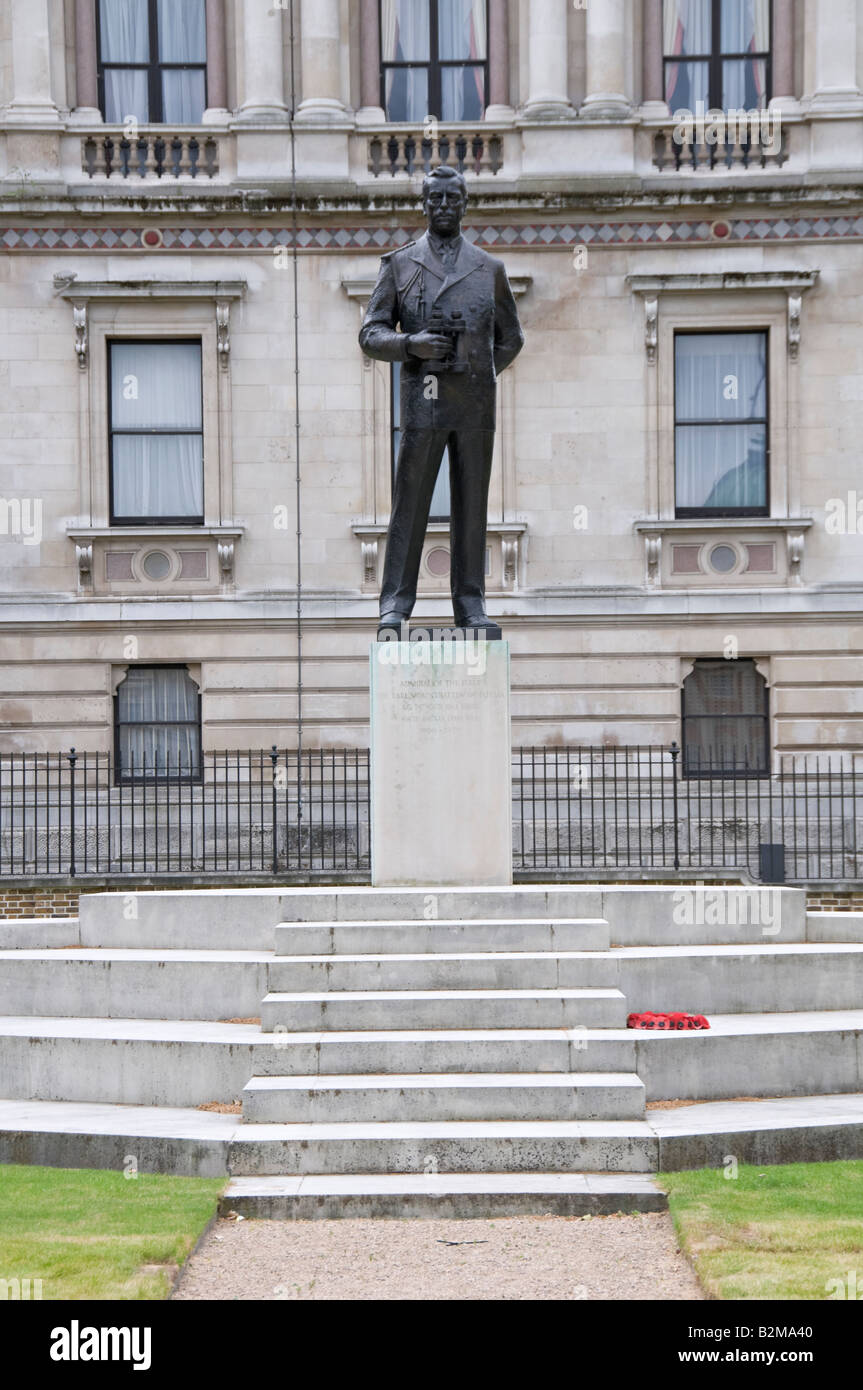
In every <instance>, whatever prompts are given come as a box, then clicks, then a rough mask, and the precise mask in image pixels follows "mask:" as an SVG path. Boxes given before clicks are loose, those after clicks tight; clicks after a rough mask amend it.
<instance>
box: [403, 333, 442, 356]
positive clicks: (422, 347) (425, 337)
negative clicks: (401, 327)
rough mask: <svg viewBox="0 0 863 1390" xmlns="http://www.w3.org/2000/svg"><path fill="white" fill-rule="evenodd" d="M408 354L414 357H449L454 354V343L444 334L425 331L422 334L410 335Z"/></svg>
mask: <svg viewBox="0 0 863 1390" xmlns="http://www.w3.org/2000/svg"><path fill="white" fill-rule="evenodd" d="M408 352H410V353H411V354H412V355H413V356H414V357H423V358H432V357H440V358H443V357H449V356H450V355H451V353H452V343H451V342H450V340H449V338H447V337H446V335H445V334H443V333H430V332H428V331H427V330H424V331H423V332H422V333H412V334H411V335H410V341H409V343H408Z"/></svg>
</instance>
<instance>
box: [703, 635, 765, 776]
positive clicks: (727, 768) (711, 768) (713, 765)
mask: <svg viewBox="0 0 863 1390" xmlns="http://www.w3.org/2000/svg"><path fill="white" fill-rule="evenodd" d="M768 700H769V694H768V690H767V683H766V681H765V679H764V677H763V676H762V675H761V673H760V672H759V671H758V669H757V668H756V665H755V662H754V661H745V660H744V661H721V660H717V661H710V660H707V661H696V663H695V665H694V667H693V669H692V671H691V672H690V674H689V675H688V676H687V677H686V680H685V681H684V682H683V773H684V776H685V777H747V776H748V777H763V776H766V775H767V774H768V773H769V771H770V733H769V727H770V726H769V707H768Z"/></svg>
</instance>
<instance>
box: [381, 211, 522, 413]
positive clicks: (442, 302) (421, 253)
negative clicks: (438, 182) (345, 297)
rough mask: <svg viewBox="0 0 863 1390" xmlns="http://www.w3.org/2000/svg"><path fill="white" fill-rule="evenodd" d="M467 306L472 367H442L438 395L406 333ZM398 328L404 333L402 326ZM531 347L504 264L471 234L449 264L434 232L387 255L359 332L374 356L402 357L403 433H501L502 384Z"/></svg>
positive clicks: (468, 354)
mask: <svg viewBox="0 0 863 1390" xmlns="http://www.w3.org/2000/svg"><path fill="white" fill-rule="evenodd" d="M435 308H440V309H442V310H443V311H444V315H445V317H446V318H448V317H449V314H450V313H451V311H452V310H453V309H458V310H460V311H461V313H462V316H463V319H464V324H465V335H464V336H465V343H464V347H463V349H462V351H463V352H464V353H465V357H466V362H467V370H466V371H464V372H446V371H445V372H441V373H440V375H438V376H437V382H438V388H437V399H435V397H434V393H433V392H431V391H429V390H428V389H427V378H428V376H429V366H428V362H427V360H426V359H424V358H421V357H414V356H413V354H412V353H409V352H408V351H407V336H408V335H409V334H411V333H419V332H421V331H422V330H423V329H425V328H428V326H429V319H430V317H431V314H432V311H433V309H435ZM397 326H398V328H400V329H401V332H398V331H397ZM523 344H524V334H523V333H522V331H521V326H520V324H519V321H518V311H517V310H516V307H515V300H514V299H513V295H512V290H511V288H510V284H509V280H508V279H507V275H506V269H505V267H504V264H503V261H499V260H497V259H496V258H495V257H494V256H490V255H488V253H487V252H486V251H481V250H480V249H479V247H477V246H473V245H471V243H470V242H469V241H466V240H465V238H464V236H462V239H461V245H460V246H459V249H458V255H457V257H456V261H455V264H454V265H453V266H451V267H450V268H449V269H447V268H446V267H444V265H443V262H442V261H441V260H439V258H438V257H437V256H436V255H435V253H434V251H433V249H432V246H431V243H430V242H429V238H428V234H426V235H425V236H422V237H420V239H419V240H418V241H416V242H413V241H412V242H408V244H407V245H406V246H402V247H399V249H398V250H397V251H391V252H389V254H388V255H386V256H382V257H381V268H380V273H379V275H378V280H377V284H376V285H375V288H374V290H373V291H372V296H371V299H370V300H369V306H368V309H367V311H366V314H365V318H364V319H363V326H362V328H361V330H360V347H361V348H362V349H363V352H364V353H366V355H367V356H368V357H375V358H378V359H380V360H381V361H384V362H402V363H403V364H404V365H403V367H402V371H401V422H400V423H401V428H402V430H403V431H404V430H417V429H420V430H422V429H430V430H440V429H445V430H456V431H458V430H494V427H495V389H496V388H495V383H496V380H497V376H498V374H499V373H500V372H502V371H503V369H504V368H505V367H508V366H509V364H510V362H512V361H513V359H514V358H515V357H516V356H517V355H518V353H519V352H520V351H521V349H522V346H523Z"/></svg>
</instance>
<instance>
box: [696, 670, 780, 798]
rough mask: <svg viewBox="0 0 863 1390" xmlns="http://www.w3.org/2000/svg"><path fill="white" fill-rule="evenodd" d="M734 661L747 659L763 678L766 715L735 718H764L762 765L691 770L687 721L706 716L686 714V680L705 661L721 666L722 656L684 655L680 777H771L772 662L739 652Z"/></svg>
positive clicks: (751, 778)
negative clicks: (734, 769)
mask: <svg viewBox="0 0 863 1390" xmlns="http://www.w3.org/2000/svg"><path fill="white" fill-rule="evenodd" d="M735 661H736V662H742V661H745V662H749V663H751V665H752V669H753V671H754V674H755V676H756V678H758V679H760V680H762V681H763V682H764V685H763V690H762V694H763V697H764V712H763V714H756V715H749V716H744V715H739V716H734V717H735V718H752V719H760V720H762V721H763V727H764V749H763V752H764V760H763V763H762V766H761V767H760V768H758V769H753V770H752V771H751V772H741V771H733V770H732V771H729V772H710V771H708V772H696V771H693V770H691V769H689V768H688V766H687V762H686V721H687V719H695V720H697V719H699V718H704V717H706V716H699V715H691V714H690V715H687V713H686V682H687V680H688V679H689V677H690V676H692V675H693V674H694V672H695V670H696V668H697V667H698V666H700V665H701V664H702V663H707V662H710V663H712V664H714V665H718V664H719V662H720V658H719V657H718V656H716V655H713V656H705V655H703V654H702V655H701V656H693V657H689V658H683V659H682V660H681V663H680V664H681V670H680V678H679V689H680V749H681V760H680V773H681V777H682V778H683V779H684V780H685V781H694V782H698V781H709V780H711V779H712V780H714V781H725V780H728V781H734V780H757V779H764V778H767V777H769V776H770V775H771V771H772V764H773V749H774V739H773V734H774V730H773V715H774V710H773V703H774V702H773V699H772V698H771V695H772V685H771V673H770V663H769V660H768V661H767V662H764V661H763V660H760V659H759V658H758V657H754V656H749V655H744V654H740V655H739V656H737V657H735V658H734V660H733V661H730V662H729V665H733V664H734V662H735Z"/></svg>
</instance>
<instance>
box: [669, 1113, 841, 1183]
mask: <svg viewBox="0 0 863 1390" xmlns="http://www.w3.org/2000/svg"><path fill="white" fill-rule="evenodd" d="M649 1123H650V1127H651V1129H652V1131H653V1133H654V1134H655V1135H656V1137H657V1139H658V1140H659V1163H658V1168H657V1171H659V1172H666V1173H673V1172H684V1171H686V1170H688V1169H694V1168H717V1169H718V1168H721V1167H723V1166H725V1165H727V1162H728V1157H729V1155H731V1156H733V1157H735V1158H736V1159H737V1160H738V1162H740V1163H818V1162H823V1161H840V1160H852V1159H861V1158H863V1094H857V1095H847V1096H846V1095H842V1096H796V1097H791V1098H787V1097H784V1098H782V1099H777V1100H758V1101H749V1102H745V1101H744V1102H741V1101H714V1102H712V1103H710V1104H708V1105H690V1106H685V1107H683V1108H682V1109H679V1110H653V1111H650V1112H649Z"/></svg>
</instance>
